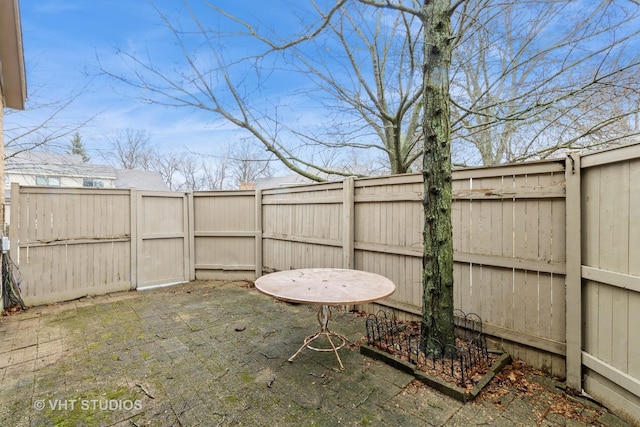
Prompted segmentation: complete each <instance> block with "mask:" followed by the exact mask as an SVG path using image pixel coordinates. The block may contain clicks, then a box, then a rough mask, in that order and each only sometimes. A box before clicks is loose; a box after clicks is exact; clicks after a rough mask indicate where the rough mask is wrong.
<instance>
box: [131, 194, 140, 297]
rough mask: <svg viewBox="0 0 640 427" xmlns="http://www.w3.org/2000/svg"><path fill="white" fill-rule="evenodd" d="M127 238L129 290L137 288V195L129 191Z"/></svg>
mask: <svg viewBox="0 0 640 427" xmlns="http://www.w3.org/2000/svg"><path fill="white" fill-rule="evenodd" d="M129 230H130V233H129V238H130V239H131V242H130V243H131V249H130V251H131V254H130V255H131V289H132V290H133V289H137V288H138V193H137V191H136V189H135V188H133V187H132V188H130V189H129Z"/></svg>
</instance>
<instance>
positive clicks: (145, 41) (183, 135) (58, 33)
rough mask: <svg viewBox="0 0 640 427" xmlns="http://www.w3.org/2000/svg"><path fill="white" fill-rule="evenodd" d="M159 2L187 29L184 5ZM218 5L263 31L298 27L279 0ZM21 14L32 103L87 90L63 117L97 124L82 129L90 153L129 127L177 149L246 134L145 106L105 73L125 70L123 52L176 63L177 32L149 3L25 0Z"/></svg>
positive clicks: (195, 3)
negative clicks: (147, 54) (146, 53)
mask: <svg viewBox="0 0 640 427" xmlns="http://www.w3.org/2000/svg"><path fill="white" fill-rule="evenodd" d="M154 3H155V4H156V5H157V7H158V8H159V9H161V10H162V11H163V12H164V13H166V14H167V16H169V17H171V18H172V20H173V19H175V22H176V23H182V22H184V23H185V25H187V24H186V22H188V18H187V16H186V15H185V11H184V10H182V8H181V5H182V2H181V1H178V0H156V1H155V2H154ZM203 3H204V2H203V1H202V0H192V1H191V2H190V4H191V6H192V7H193V8H194V9H195V10H196V12H198V11H199V10H201V9H202V8H204V6H203ZM212 3H213V4H216V5H218V6H220V7H222V8H225V9H226V10H230V11H231V12H232V13H234V14H238V15H241V16H243V17H246V18H247V19H251V20H252V22H260V23H261V25H262V26H263V28H268V27H271V26H277V27H278V29H279V30H280V29H283V28H287V26H288V25H291V27H295V23H294V20H296V19H297V18H296V13H295V12H291V8H290V7H289V8H287V7H279V6H281V2H279V1H269V2H265V1H261V0H243V1H236V0H212ZM20 12H21V18H22V33H23V42H24V54H25V60H26V67H27V87H28V94H29V101H28V102H29V103H31V104H33V103H39V102H48V101H55V100H60V99H65V98H67V97H69V95H70V94H72V93H81V95H80V96H79V97H78V98H77V99H76V100H75V101H74V102H73V103H72V104H71V105H70V106H69V107H68V108H66V109H65V112H64V117H63V120H68V121H69V122H70V123H73V122H76V123H82V122H84V121H86V120H88V119H91V120H90V122H89V123H88V124H87V125H86V126H84V127H83V128H82V129H81V130H80V134H81V136H82V138H83V142H84V143H85V146H86V147H87V148H88V149H89V150H90V151H91V150H97V149H104V148H105V147H106V146H107V141H106V138H107V137H108V136H110V135H113V133H114V132H115V131H117V130H118V129H127V128H132V129H141V130H145V131H148V132H149V133H150V135H151V141H152V143H153V144H155V145H157V146H159V147H163V148H165V149H170V150H178V151H184V150H185V149H186V148H188V149H191V150H194V151H198V152H207V153H211V152H215V151H219V150H221V149H222V145H224V144H227V143H228V142H230V141H231V142H232V141H233V140H234V138H238V137H239V136H238V132H237V131H236V130H234V129H233V128H231V127H230V126H229V125H227V124H224V123H222V122H220V121H219V120H215V119H213V118H212V117H211V116H210V115H207V114H204V113H203V112H200V111H197V110H193V109H185V108H168V107H162V106H158V105H151V104H145V103H142V102H140V101H139V98H138V97H137V95H136V94H135V93H132V90H131V88H128V87H126V86H123V85H119V84H118V83H117V82H116V81H115V80H113V79H110V78H107V77H106V76H104V75H102V74H101V73H100V71H99V67H98V62H100V63H101V64H102V65H103V66H104V67H105V68H107V69H109V70H113V71H114V72H116V73H118V72H119V71H121V70H122V69H123V68H122V67H123V63H122V60H121V57H120V56H118V53H117V52H118V50H124V51H128V52H138V53H143V52H144V51H145V50H146V49H149V50H150V51H153V52H155V53H154V60H155V61H164V64H163V66H171V64H172V62H175V60H176V58H174V57H173V55H175V54H176V52H175V49H174V47H175V44H174V42H173V40H172V38H171V34H170V33H169V32H168V31H167V30H166V28H164V27H163V26H162V25H161V23H160V19H159V17H158V15H157V13H156V12H155V11H154V10H153V8H152V7H151V5H150V4H149V2H147V1H145V0H95V1H90V2H89V1H86V0H20ZM274 23H275V25H274ZM208 24H210V21H209V22H208ZM220 25H227V24H225V23H224V22H223V23H221V24H220ZM241 43H242V41H239V40H233V41H232V40H230V41H229V45H228V46H229V48H233V49H238V48H241V46H242V44H241ZM158 52H162V53H163V54H162V55H158ZM272 90H278V88H277V87H273V88H272ZM43 114H46V112H37V111H33V112H25V113H23V114H22V115H21V118H20V120H24V121H27V122H29V121H38V120H41V119H42V115H43ZM14 117H15V116H12V117H9V118H8V119H9V120H12V119H13V118H14ZM61 142H62V143H63V144H66V143H68V141H66V140H63V141H61ZM89 154H91V152H90V153H89Z"/></svg>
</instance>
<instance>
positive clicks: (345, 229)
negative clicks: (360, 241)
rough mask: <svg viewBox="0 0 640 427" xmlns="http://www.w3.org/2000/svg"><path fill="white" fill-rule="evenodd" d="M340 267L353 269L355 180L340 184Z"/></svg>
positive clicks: (349, 178)
mask: <svg viewBox="0 0 640 427" xmlns="http://www.w3.org/2000/svg"><path fill="white" fill-rule="evenodd" d="M342 211H343V213H342V267H343V268H350V269H353V267H354V259H353V255H354V245H355V223H354V221H355V178H354V177H352V176H350V177H347V178H345V179H344V181H343V182H342Z"/></svg>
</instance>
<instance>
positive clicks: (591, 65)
mask: <svg viewBox="0 0 640 427" xmlns="http://www.w3.org/2000/svg"><path fill="white" fill-rule="evenodd" d="M454 16H455V18H456V28H455V34H456V36H457V38H458V42H457V46H456V50H455V54H454V60H453V62H454V63H453V68H452V74H451V84H452V90H451V94H452V99H453V103H454V108H453V110H452V114H453V119H452V120H453V122H452V131H453V137H454V142H453V144H454V146H455V147H456V151H455V152H456V157H457V160H458V161H459V162H460V163H471V164H478V163H480V164H483V165H494V164H498V163H503V162H513V161H521V160H527V159H540V158H546V157H549V156H551V155H554V154H555V153H557V152H559V151H560V152H562V151H563V150H566V149H584V148H594V147H598V146H603V145H607V144H611V143H619V142H621V141H624V140H629V139H630V138H633V137H635V136H636V135H637V134H638V133H637V130H636V131H633V130H632V129H630V128H629V126H627V125H628V122H629V119H630V118H631V117H633V116H634V115H637V114H638V99H639V94H640V81H639V80H638V79H637V75H638V72H639V71H640V49H638V45H639V44H640V9H639V8H638V7H637V6H635V5H631V4H630V3H627V2H588V3H585V4H581V5H580V7H577V5H576V3H574V2H570V1H548V0H532V1H528V2H494V1H483V0H479V1H468V2H465V3H464V7H462V8H461V9H460V10H459V11H458V13H457V14H456V15H454Z"/></svg>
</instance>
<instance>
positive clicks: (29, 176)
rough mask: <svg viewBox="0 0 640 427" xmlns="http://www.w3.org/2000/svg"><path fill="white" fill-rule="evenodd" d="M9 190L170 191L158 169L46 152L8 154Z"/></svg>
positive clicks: (6, 175)
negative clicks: (125, 166)
mask: <svg viewBox="0 0 640 427" xmlns="http://www.w3.org/2000/svg"><path fill="white" fill-rule="evenodd" d="M6 157H7V159H6V161H5V178H4V182H5V190H10V188H11V183H12V182H16V183H18V184H20V185H41V186H49V187H89V188H130V187H135V188H136V189H138V190H152V191H168V190H169V187H168V186H167V185H166V184H165V183H164V181H163V180H162V176H160V174H159V173H158V172H154V171H143V170H125V169H116V168H114V167H113V166H109V165H95V164H92V163H85V162H83V161H82V157H81V156H79V155H77V154H58V153H50V152H43V151H23V152H21V153H17V154H14V153H10V152H7V153H6Z"/></svg>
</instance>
